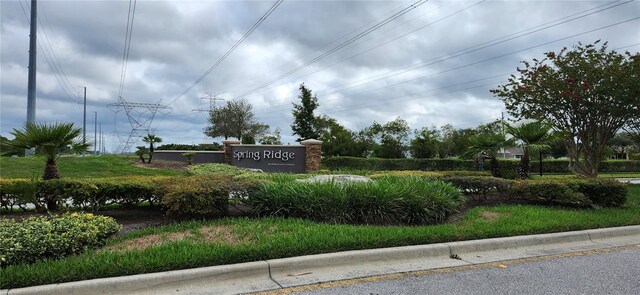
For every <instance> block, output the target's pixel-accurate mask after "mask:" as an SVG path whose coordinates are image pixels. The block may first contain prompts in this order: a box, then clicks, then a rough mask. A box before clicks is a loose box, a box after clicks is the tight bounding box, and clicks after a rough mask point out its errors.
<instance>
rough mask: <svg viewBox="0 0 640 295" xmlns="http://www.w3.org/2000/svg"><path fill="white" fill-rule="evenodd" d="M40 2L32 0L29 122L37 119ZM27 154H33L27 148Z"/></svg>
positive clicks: (28, 97)
mask: <svg viewBox="0 0 640 295" xmlns="http://www.w3.org/2000/svg"><path fill="white" fill-rule="evenodd" d="M37 20H38V2H37V1H36V0H31V24H30V28H29V77H28V80H27V123H35V121H36V56H37V55H36V46H37V45H38V43H37V40H36V32H37V31H38V23H37ZM24 154H25V156H30V155H33V151H32V150H30V149H29V150H25V152H24Z"/></svg>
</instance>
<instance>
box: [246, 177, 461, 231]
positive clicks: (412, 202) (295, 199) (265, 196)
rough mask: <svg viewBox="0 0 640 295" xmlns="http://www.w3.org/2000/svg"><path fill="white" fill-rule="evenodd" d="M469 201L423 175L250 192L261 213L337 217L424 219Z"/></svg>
mask: <svg viewBox="0 0 640 295" xmlns="http://www.w3.org/2000/svg"><path fill="white" fill-rule="evenodd" d="M463 202H464V197H463V196H462V194H461V193H460V192H459V191H458V190H457V189H456V188H454V187H453V186H451V185H450V184H447V183H444V182H441V181H430V180H425V179H424V178H420V177H403V178H399V177H383V178H380V179H378V180H376V181H371V182H359V183H338V182H312V183H307V182H274V183H269V184H266V185H263V186H262V187H261V188H260V189H259V190H258V191H257V192H256V193H255V194H253V195H251V197H250V199H249V204H250V206H251V207H252V209H253V211H254V213H255V214H256V215H259V216H284V217H300V218H308V219H312V220H317V221H325V222H333V223H357V224H360V223H365V224H425V223H434V222H439V221H443V220H444V219H446V217H447V216H449V215H450V214H451V213H453V212H456V211H457V210H458V208H459V207H460V206H461V205H462V203H463Z"/></svg>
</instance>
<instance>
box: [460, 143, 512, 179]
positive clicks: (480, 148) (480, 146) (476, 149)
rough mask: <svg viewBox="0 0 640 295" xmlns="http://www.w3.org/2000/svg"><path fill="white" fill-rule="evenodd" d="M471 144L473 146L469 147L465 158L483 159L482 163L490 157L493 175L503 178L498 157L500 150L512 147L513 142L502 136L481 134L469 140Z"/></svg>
mask: <svg viewBox="0 0 640 295" xmlns="http://www.w3.org/2000/svg"><path fill="white" fill-rule="evenodd" d="M469 142H470V143H471V146H469V148H468V149H467V152H466V153H465V154H464V156H465V157H472V158H476V157H482V159H481V161H484V157H487V156H488V157H489V158H490V159H491V162H490V165H491V175H493V176H494V177H501V176H502V173H501V171H500V163H498V159H497V157H496V156H497V153H498V150H500V149H501V148H504V147H508V146H510V145H512V141H511V140H507V139H506V138H505V137H504V135H502V134H495V133H480V134H476V135H474V136H472V137H471V138H469Z"/></svg>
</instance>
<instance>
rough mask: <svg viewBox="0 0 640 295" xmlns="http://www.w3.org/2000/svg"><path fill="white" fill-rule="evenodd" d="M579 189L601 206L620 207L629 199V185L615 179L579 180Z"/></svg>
mask: <svg viewBox="0 0 640 295" xmlns="http://www.w3.org/2000/svg"><path fill="white" fill-rule="evenodd" d="M577 185H578V191H579V192H581V193H583V194H584V195H585V196H587V197H588V198H589V200H591V202H593V204H594V205H596V206H601V207H620V206H622V205H623V204H624V203H625V202H626V201H627V192H628V186H627V185H626V184H624V183H622V182H619V181H616V180H613V179H599V180H580V181H577Z"/></svg>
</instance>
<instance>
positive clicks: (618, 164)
mask: <svg viewBox="0 0 640 295" xmlns="http://www.w3.org/2000/svg"><path fill="white" fill-rule="evenodd" d="M499 161H500V166H501V168H502V170H503V171H504V172H507V174H509V173H510V172H511V171H513V174H514V175H515V171H517V169H518V163H519V160H507V159H499ZM322 164H323V165H324V166H325V167H326V168H328V169H330V170H374V171H389V170H422V171H461V170H462V171H475V170H476V164H475V162H474V161H473V160H463V159H416V158H410V159H382V158H356V157H330V158H327V159H323V160H322ZM484 167H485V169H488V168H489V163H488V161H487V162H485V165H484ZM530 167H531V173H539V171H540V169H539V165H538V162H537V161H534V160H532V161H531V164H530ZM599 171H600V172H639V171H640V161H631V160H609V161H605V162H603V163H602V164H601V165H600V170H599ZM542 172H543V173H570V171H569V161H568V160H543V161H542Z"/></svg>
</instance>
